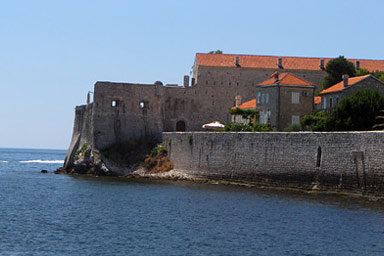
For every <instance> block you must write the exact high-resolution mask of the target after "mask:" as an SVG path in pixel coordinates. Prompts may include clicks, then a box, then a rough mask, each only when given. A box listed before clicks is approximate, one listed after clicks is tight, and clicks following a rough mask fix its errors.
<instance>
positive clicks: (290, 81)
mask: <svg viewBox="0 0 384 256" xmlns="http://www.w3.org/2000/svg"><path fill="white" fill-rule="evenodd" d="M276 74H277V75H278V76H279V80H278V81H276V79H275V75H276ZM272 84H279V85H299V86H315V85H314V84H312V83H310V82H308V81H306V80H304V79H302V78H299V77H297V76H295V75H294V74H291V73H282V74H280V75H279V74H278V73H277V72H275V73H273V74H272V75H271V76H270V78H269V79H268V80H266V81H264V82H261V83H259V84H258V85H272Z"/></svg>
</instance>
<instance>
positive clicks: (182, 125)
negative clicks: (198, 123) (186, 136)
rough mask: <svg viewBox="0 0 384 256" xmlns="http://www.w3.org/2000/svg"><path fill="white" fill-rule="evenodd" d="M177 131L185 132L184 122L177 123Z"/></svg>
mask: <svg viewBox="0 0 384 256" xmlns="http://www.w3.org/2000/svg"><path fill="white" fill-rule="evenodd" d="M176 131H177V132H185V122H184V121H183V120H180V121H178V122H177V123H176Z"/></svg>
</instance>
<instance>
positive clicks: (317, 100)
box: [314, 96, 321, 105]
mask: <svg viewBox="0 0 384 256" xmlns="http://www.w3.org/2000/svg"><path fill="white" fill-rule="evenodd" d="M314 101H315V105H317V104H320V103H321V96H316V97H315V99H314Z"/></svg>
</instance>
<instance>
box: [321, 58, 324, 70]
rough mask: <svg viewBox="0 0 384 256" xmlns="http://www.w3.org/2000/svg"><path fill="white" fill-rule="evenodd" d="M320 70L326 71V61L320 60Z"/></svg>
mask: <svg viewBox="0 0 384 256" xmlns="http://www.w3.org/2000/svg"><path fill="white" fill-rule="evenodd" d="M320 68H321V69H322V70H324V69H325V67H324V59H321V60H320Z"/></svg>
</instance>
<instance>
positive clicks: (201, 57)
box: [196, 53, 384, 71]
mask: <svg viewBox="0 0 384 256" xmlns="http://www.w3.org/2000/svg"><path fill="white" fill-rule="evenodd" d="M236 56H238V57H239V64H240V67H242V68H269V69H276V68H278V67H277V62H278V59H279V58H281V60H282V66H283V69H292V70H295V69H300V70H321V68H320V60H324V67H325V66H326V65H327V63H328V61H330V60H332V58H312V57H288V56H280V57H279V56H263V55H239V54H209V53H197V54H196V61H197V65H199V66H215V67H236V65H235V58H236ZM348 60H349V61H351V62H353V63H354V64H355V65H356V61H357V60H358V61H360V68H365V69H368V70H369V71H376V70H381V71H384V60H364V59H360V60H359V59H348Z"/></svg>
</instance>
